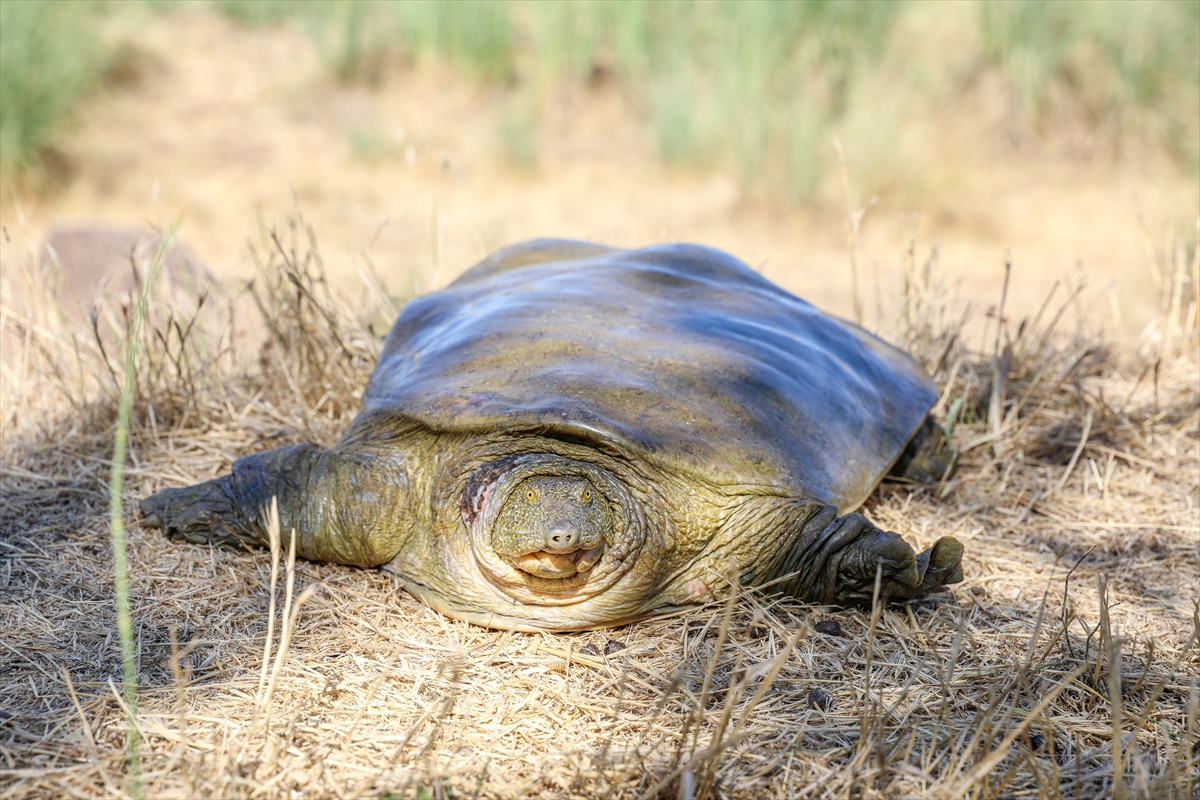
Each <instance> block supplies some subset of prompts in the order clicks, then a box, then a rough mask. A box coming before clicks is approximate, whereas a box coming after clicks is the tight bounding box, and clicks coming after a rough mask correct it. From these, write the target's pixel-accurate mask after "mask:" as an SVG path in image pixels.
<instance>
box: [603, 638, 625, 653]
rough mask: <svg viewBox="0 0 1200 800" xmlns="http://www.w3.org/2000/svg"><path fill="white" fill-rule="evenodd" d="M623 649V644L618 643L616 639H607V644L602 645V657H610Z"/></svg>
mask: <svg viewBox="0 0 1200 800" xmlns="http://www.w3.org/2000/svg"><path fill="white" fill-rule="evenodd" d="M624 649H625V643H624V642H618V641H617V640H616V639H609V640H608V644H606V645H604V655H606V656H611V655H612V654H613V653H616V652H619V651H621V650H624Z"/></svg>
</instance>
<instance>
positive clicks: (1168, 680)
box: [0, 224, 1200, 798]
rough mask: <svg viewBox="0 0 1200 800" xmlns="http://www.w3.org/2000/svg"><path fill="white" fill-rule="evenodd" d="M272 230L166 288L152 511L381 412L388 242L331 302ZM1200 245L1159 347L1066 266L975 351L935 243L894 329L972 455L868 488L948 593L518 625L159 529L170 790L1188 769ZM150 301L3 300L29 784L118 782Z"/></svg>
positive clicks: (606, 788) (608, 793) (21, 793)
mask: <svg viewBox="0 0 1200 800" xmlns="http://www.w3.org/2000/svg"><path fill="white" fill-rule="evenodd" d="M264 242H265V245H264V246H263V247H262V248H260V249H261V258H260V262H261V264H262V276H261V277H260V279H259V280H258V281H257V282H256V285H255V288H254V290H253V292H250V293H245V292H242V293H228V292H223V291H222V290H220V289H219V288H217V287H214V288H213V289H212V290H211V292H210V294H209V295H208V298H207V300H206V302H205V304H204V309H202V310H200V311H199V312H198V311H197V309H196V308H195V305H196V303H195V302H194V301H193V302H192V303H191V304H190V306H189V305H188V304H186V303H181V302H179V301H178V300H177V299H172V297H173V296H172V295H171V294H170V293H169V291H168V289H167V288H163V289H162V290H161V291H160V295H159V302H158V303H156V304H153V305H152V308H151V315H150V318H149V319H148V322H147V334H146V335H147V337H148V338H147V340H146V343H145V346H143V348H142V356H141V357H140V361H139V372H138V374H139V377H140V381H139V384H138V390H137V393H136V396H135V403H134V414H133V419H132V421H131V431H130V464H129V466H128V469H127V473H126V476H127V477H126V497H125V501H126V507H127V508H135V507H136V502H135V501H136V500H137V499H139V498H141V497H144V496H145V495H147V494H149V493H150V492H153V491H155V490H157V489H159V488H161V487H163V486H166V485H180V484H186V483H192V482H196V481H201V480H205V479H208V478H211V477H213V476H215V475H217V474H219V473H221V472H223V471H225V470H227V469H228V468H229V466H230V463H231V462H232V460H233V459H235V458H237V457H239V456H241V455H244V454H246V453H250V452H254V451H257V450H260V449H263V448H267V447H276V446H281V445H284V444H287V443H290V442H297V441H304V440H307V441H314V442H316V443H319V444H329V443H331V442H333V441H334V440H335V439H336V438H337V436H338V434H339V433H340V431H341V430H342V429H343V428H344V427H345V425H346V424H347V422H348V421H349V419H350V418H351V416H352V415H353V413H354V409H355V406H356V398H357V396H358V393H359V392H360V391H361V388H362V386H363V384H364V383H365V380H366V377H367V374H368V372H369V370H370V367H371V364H372V361H373V356H374V355H375V353H377V351H378V348H379V345H380V341H381V338H380V335H379V334H381V333H382V332H383V331H384V330H385V329H386V322H387V321H388V319H390V315H392V314H394V309H391V308H390V304H389V303H388V302H387V300H386V297H385V296H384V295H382V294H381V293H380V292H379V291H378V289H377V282H375V281H373V280H372V279H370V270H369V269H364V275H365V276H366V278H367V279H366V280H365V281H364V286H365V287H366V288H365V289H364V295H363V297H364V301H363V302H362V303H360V304H359V305H358V307H357V310H355V311H353V312H351V311H350V310H348V306H345V305H342V304H339V303H338V302H337V301H336V300H335V299H334V298H333V297H331V296H330V295H329V293H328V292H327V291H326V289H325V286H324V283H323V282H322V280H321V277H320V275H321V271H320V259H319V256H318V255H317V254H316V250H315V246H314V245H312V242H311V239H310V238H309V235H308V231H307V230H306V229H305V228H304V226H303V224H295V225H292V226H291V227H290V228H289V229H285V231H284V235H283V236H282V237H279V238H273V237H272V235H270V234H267V235H266V236H264ZM1195 259H1196V255H1195V246H1194V244H1189V245H1188V246H1186V247H1182V248H1180V250H1179V251H1178V253H1176V254H1167V255H1166V257H1165V261H1164V264H1166V265H1167V266H1168V267H1170V268H1169V269H1163V270H1162V274H1163V275H1164V276H1166V278H1165V279H1164V297H1165V298H1166V300H1165V303H1166V313H1165V314H1164V315H1163V316H1162V317H1161V318H1160V320H1159V324H1158V326H1157V328H1156V329H1155V330H1154V331H1151V332H1150V333H1149V334H1148V335H1147V337H1144V339H1143V340H1142V341H1140V342H1138V343H1136V344H1123V345H1116V344H1105V343H1104V341H1103V340H1102V338H1101V337H1100V336H1099V335H1096V334H1087V333H1085V332H1084V331H1082V330H1081V329H1078V328H1077V330H1076V331H1075V332H1074V333H1072V332H1071V331H1069V330H1067V328H1068V327H1070V325H1073V324H1074V315H1073V313H1072V304H1073V302H1074V293H1073V292H1072V291H1063V292H1060V293H1059V296H1058V298H1057V299H1056V298H1051V299H1050V301H1048V303H1047V306H1046V309H1045V312H1044V314H1043V315H1042V316H1041V318H1040V319H1037V320H1030V321H1029V322H1028V324H1024V325H1022V326H1015V325H1008V324H1004V325H1001V326H1000V334H999V335H998V334H997V332H996V327H997V326H996V323H995V321H994V320H993V322H992V324H991V332H990V333H989V334H988V335H986V336H985V337H984V338H983V342H984V344H983V345H982V346H979V347H974V346H969V344H968V343H967V342H966V341H964V340H963V338H962V337H961V336H960V335H959V332H960V331H961V323H960V321H961V319H963V310H962V309H955V308H952V307H950V306H948V305H947V304H945V303H944V302H943V301H942V300H940V299H939V298H940V296H941V295H940V294H939V292H938V291H937V289H936V284H937V276H936V270H933V269H925V268H923V267H921V266H920V265H919V264H918V263H917V260H916V258H915V254H914V256H913V258H911V259H910V263H909V264H908V265H907V266H906V267H905V269H906V270H907V273H908V280H907V282H906V285H907V288H908V292H907V297H906V302H905V304H904V308H903V313H902V316H901V325H900V328H899V330H898V332H897V333H896V336H895V338H896V339H898V340H900V341H903V342H905V343H906V344H907V345H908V346H909V347H910V349H912V351H913V352H914V353H916V354H917V355H918V357H919V358H921V359H922V360H923V361H924V362H925V363H926V364H927V366H928V367H929V368H930V370H931V372H933V373H935V375H936V377H937V379H938V380H939V382H940V383H941V384H942V385H943V386H944V389H945V390H944V396H943V398H942V401H941V402H940V404H939V409H938V410H939V412H940V413H946V414H948V415H949V416H950V417H952V418H953V420H954V423H955V424H954V432H953V438H954V440H955V443H956V444H957V446H958V447H959V448H961V450H962V456H961V458H960V463H959V466H958V470H957V473H956V474H955V476H954V477H953V478H952V479H951V480H949V481H948V482H946V483H945V484H944V485H943V486H940V487H936V488H927V487H910V486H900V485H886V486H884V487H882V488H881V489H880V490H879V491H878V492H876V494H875V495H874V496H873V497H872V498H871V499H870V501H869V502H868V504H867V506H866V513H868V514H869V515H870V516H871V517H872V518H873V519H874V520H876V521H877V522H878V523H879V524H881V525H883V526H885V527H891V528H894V529H896V530H898V531H901V532H903V533H904V534H905V535H907V536H909V537H910V538H911V539H913V540H915V541H916V542H918V543H919V544H920V545H922V546H926V545H928V544H929V543H930V542H931V541H932V540H933V539H934V538H936V537H937V536H940V535H943V534H953V535H955V536H957V537H958V538H959V539H961V540H962V541H963V542H964V543H965V544H966V546H967V554H968V555H967V560H966V564H965V571H966V581H965V583H963V584H960V585H958V586H956V587H953V589H952V590H951V591H949V592H947V593H946V594H944V595H940V596H938V597H937V598H935V600H932V601H927V602H920V603H914V604H912V605H909V606H906V607H899V608H889V609H886V610H882V611H877V612H876V613H874V614H864V613H861V612H857V611H844V610H837V609H827V608H816V607H808V606H804V605H800V604H797V603H795V602H792V601H786V600H779V599H777V598H764V597H759V596H754V595H750V594H747V595H745V596H743V597H741V598H739V599H738V602H737V603H736V604H731V605H728V606H717V607H708V608H698V609H695V610H693V611H690V612H688V613H686V614H683V615H680V616H677V617H674V618H670V619H661V620H656V621H651V622H645V623H640V624H637V625H635V626H631V627H627V628H621V629H617V630H610V631H605V632H598V633H584V634H574V635H524V634H506V633H496V632H491V631H485V630H481V629H478V628H474V627H471V626H469V625H466V624H463V623H458V622H454V621H451V620H448V619H445V618H443V617H441V616H439V615H437V614H435V613H433V612H430V611H428V610H426V609H425V608H423V607H422V606H421V605H420V604H418V603H417V602H416V601H415V600H413V599H412V598H411V597H409V596H408V595H406V594H405V593H404V592H403V591H402V590H400V589H399V588H398V586H396V584H395V583H394V582H393V580H392V579H391V578H389V577H388V576H386V575H384V574H383V573H381V572H378V571H369V570H359V569H354V568H349V567H339V566H330V565H324V564H321V565H318V564H311V563H306V562H300V563H295V564H294V565H293V564H292V562H291V561H290V559H288V558H287V557H286V555H284V554H281V553H278V552H276V553H275V554H274V557H272V555H271V554H268V553H264V552H255V553H242V552H231V551H227V550H220V549H215V548H205V547H199V546H192V545H180V544H174V543H171V542H169V541H168V540H166V539H165V537H163V536H162V535H161V534H160V533H159V532H158V531H154V530H143V529H141V528H140V527H139V526H137V525H136V524H132V525H131V527H130V529H129V539H130V564H131V570H130V578H131V595H132V606H133V619H134V628H135V633H136V640H137V654H138V674H139V676H140V683H141V692H140V708H139V717H138V724H139V727H140V734H141V738H142V743H143V744H142V760H143V769H144V775H143V780H144V785H145V789H146V793H147V795H148V796H151V797H197V796H214V797H217V796H219V797H274V796H310V797H324V796H334V797H396V798H400V797H418V798H424V797H430V798H433V797H456V798H465V797H500V798H503V797H547V798H558V797H562V798H568V797H612V798H625V797H683V798H701V797H732V798H761V797H802V798H810V797H811V798H893V797H894V798H900V797H942V798H962V797H972V798H991V797H1036V798H1060V797H1061V798H1095V797H1106V796H1116V797H1146V798H1191V797H1194V796H1196V792H1197V788H1198V787H1200V775H1198V767H1200V759H1198V755H1197V742H1198V741H1200V721H1198V719H1197V717H1198V716H1200V678H1198V677H1197V676H1198V675H1200V649H1198V648H1197V631H1198V625H1200V611H1198V603H1200V587H1198V585H1197V584H1198V582H1200V579H1198V577H1197V576H1200V548H1198V545H1197V538H1198V533H1200V524H1198V514H1200V506H1198V498H1197V493H1198V491H1200V457H1198V456H1200V454H1198V448H1200V413H1198V411H1197V404H1198V396H1197V381H1196V377H1197V370H1198V369H1200V362H1198V359H1197V341H1198V340H1197V334H1198V333H1200V328H1198V326H1197V325H1196V322H1195V321H1196V313H1197V306H1200V303H1197V302H1196V298H1195V291H1196V289H1197V287H1198V286H1200V281H1197V280H1196V275H1195V270H1196V266H1195ZM4 266H5V273H6V277H7V278H9V279H11V276H12V275H14V274H15V273H16V271H17V268H18V266H19V265H17V264H15V263H12V262H10V263H6V264H5V265H4ZM289 273H290V275H289ZM23 280H24V281H25V282H26V283H27V289H29V290H30V291H29V294H31V295H34V296H41V295H42V294H44V295H45V296H47V297H49V296H52V293H51V292H50V291H48V289H47V291H41V288H39V282H41V281H42V279H41V278H40V277H39V276H38V274H37V273H35V272H33V271H31V270H26V271H25V278H23ZM42 288H46V287H42ZM6 296H11V294H8V295H6ZM1172 297H1174V298H1176V300H1172ZM256 307H257V308H258V309H261V312H262V313H261V316H262V317H263V319H264V320H265V321H266V325H263V324H261V323H260V322H253V323H252V322H250V321H248V319H249V315H248V313H247V312H248V311H253V310H254V309H255V308H256ZM1060 307H1061V308H1063V309H1064V310H1063V312H1062V313H1060V312H1059V309H1060ZM1002 315H1003V308H1001V309H1000V311H999V315H998V316H1000V317H1001V318H1002ZM128 317H129V313H128V301H126V302H125V305H124V306H122V305H121V303H120V301H117V302H116V303H114V304H112V305H111V306H109V307H107V308H104V309H101V310H100V313H99V315H98V317H97V324H96V326H95V330H94V331H74V330H72V329H71V328H70V326H69V324H68V323H67V322H65V321H64V320H63V319H62V318H61V317H60V316H59V315H57V314H55V312H54V308H53V306H52V305H51V304H50V303H48V302H46V303H36V302H35V303H30V304H29V307H28V308H26V309H13V308H8V307H5V308H3V309H0V327H2V330H3V334H2V335H3V337H4V338H5V341H4V342H2V343H0V344H2V345H3V346H2V347H0V351H2V353H3V359H4V360H3V362H2V369H3V374H2V379H3V383H2V384H0V390H2V392H3V408H2V409H0V411H2V418H0V425H2V426H3V427H2V429H0V430H2V433H3V456H2V458H3V461H2V464H0V480H2V481H3V483H2V486H3V493H2V495H0V630H2V631H3V636H2V637H0V645H2V646H0V797H3V798H12V797H63V796H84V797H109V796H118V797H119V796H125V795H126V793H127V791H128V786H127V782H126V776H125V774H124V765H125V758H124V753H123V744H124V728H123V726H124V719H123V712H122V710H121V705H120V703H121V700H120V697H119V690H118V689H117V686H118V684H119V681H120V673H121V660H120V648H119V645H118V642H117V637H116V632H115V631H116V626H115V612H114V608H113V589H112V553H111V550H110V547H109V544H108V541H109V539H108V530H107V519H106V513H105V512H106V509H107V507H108V498H107V496H106V486H107V480H108V474H109V462H110V460H111V454H112V431H113V425H114V419H115V410H116V392H115V385H114V381H113V380H111V379H110V375H111V374H112V372H111V371H110V366H109V365H112V364H119V363H121V356H122V355H123V352H122V347H123V338H122V337H123V335H124V333H125V331H126V330H127V329H126V328H125V327H124V325H125V323H124V322H123V320H128ZM106 322H107V323H108V324H107V325H106ZM263 341H265V342H266V343H267V344H266V345H265V347H263V348H261V352H262V354H263V355H262V356H261V358H257V359H256V358H247V355H248V354H257V353H259V352H260V346H259V345H260V343H261V342H263ZM997 375H999V376H1000V380H993V377H994V376H997ZM1001 409H1002V410H1001ZM835 623H836V624H835Z"/></svg>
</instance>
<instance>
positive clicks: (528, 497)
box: [525, 489, 537, 503]
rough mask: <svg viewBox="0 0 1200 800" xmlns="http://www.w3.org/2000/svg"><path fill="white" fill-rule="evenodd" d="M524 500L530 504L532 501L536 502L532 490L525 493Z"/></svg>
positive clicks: (535, 496)
mask: <svg viewBox="0 0 1200 800" xmlns="http://www.w3.org/2000/svg"><path fill="white" fill-rule="evenodd" d="M525 499H526V500H528V501H529V502H531V503H532V502H533V501H535V500H537V492H535V491H534V490H533V489H530V490H528V491H526V492H525Z"/></svg>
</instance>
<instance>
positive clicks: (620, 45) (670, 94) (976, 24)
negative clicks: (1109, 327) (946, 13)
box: [0, 0, 1200, 202]
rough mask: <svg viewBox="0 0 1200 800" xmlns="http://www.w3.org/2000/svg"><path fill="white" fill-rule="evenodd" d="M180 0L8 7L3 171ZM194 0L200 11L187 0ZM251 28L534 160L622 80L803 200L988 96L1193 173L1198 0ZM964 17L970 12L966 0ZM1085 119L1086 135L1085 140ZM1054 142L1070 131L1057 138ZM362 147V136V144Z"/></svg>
mask: <svg viewBox="0 0 1200 800" xmlns="http://www.w3.org/2000/svg"><path fill="white" fill-rule="evenodd" d="M181 5H184V4H182V3H176V2H170V1H169V0H168V1H166V2H163V1H161V0H160V1H159V2H151V1H150V0H146V1H145V2H140V3H129V2H69V1H68V2H50V1H49V0H23V2H3V3H0V171H3V173H4V177H3V180H4V182H5V183H6V184H8V185H13V184H16V183H28V182H30V181H34V182H36V181H37V179H38V177H39V176H43V175H45V174H47V173H53V171H54V169H55V163H56V152H57V149H56V148H57V143H58V142H59V141H60V140H61V137H63V136H64V135H66V134H67V133H69V131H70V130H71V126H72V125H78V124H79V119H78V117H77V115H73V112H75V111H76V110H77V109H78V107H79V105H80V102H81V100H83V99H84V98H85V97H86V96H87V94H88V92H89V91H92V90H96V89H99V88H102V87H103V86H104V85H105V83H106V82H109V83H111V82H112V81H119V80H120V78H121V73H122V71H121V64H122V51H121V47H120V46H118V45H114V44H112V43H110V42H108V41H106V40H105V39H104V37H102V36H101V35H100V33H99V32H98V31H99V30H100V29H101V26H100V25H98V22H100V21H101V18H103V17H105V16H110V17H111V16H113V15H121V14H129V13H134V11H135V10H136V13H143V14H144V13H151V14H160V13H170V12H171V11H172V10H173V8H177V7H179V6H181ZM187 5H190V6H193V7H194V5H195V4H194V3H189V4H187ZM210 7H211V8H213V9H215V10H217V11H218V12H219V13H221V14H223V15H225V16H227V17H228V18H231V19H233V20H236V22H237V23H238V24H240V25H244V26H249V27H261V26H290V27H293V28H295V29H298V30H301V31H303V32H304V33H305V34H306V35H309V36H311V37H312V39H313V40H314V42H315V43H316V45H317V47H318V50H319V52H320V54H321V59H322V63H323V64H324V69H325V71H326V72H327V75H328V77H329V79H330V80H333V81H337V82H341V83H346V84H376V83H378V82H380V81H381V80H383V79H385V78H386V76H387V75H388V74H389V73H390V72H393V71H396V70H403V69H404V68H405V67H406V65H411V64H412V63H414V62H415V61H417V60H421V59H435V60H441V61H444V62H447V63H449V64H451V65H452V66H453V67H454V68H455V69H456V70H458V71H460V72H461V73H462V74H464V76H466V77H468V78H469V79H471V80H476V81H479V82H481V83H483V84H485V85H488V86H491V87H494V88H495V89H496V90H497V91H498V92H500V93H502V94H503V97H504V103H505V107H504V113H503V114H502V116H501V119H500V121H499V123H498V126H497V131H496V134H497V141H498V144H499V146H500V147H501V149H502V151H503V152H504V153H505V154H506V156H507V157H508V159H509V160H510V162H511V163H512V164H513V165H515V166H517V167H521V168H532V167H534V166H536V164H537V160H538V145H537V142H538V136H539V126H540V125H541V124H542V120H543V118H544V113H543V112H544V107H545V105H546V103H547V102H548V98H549V97H551V96H552V94H553V92H554V91H555V90H556V89H557V88H559V87H561V86H563V85H564V84H574V85H579V86H594V85H597V84H601V83H609V84H612V85H615V86H616V87H618V88H619V90H620V91H621V92H622V93H623V94H625V95H626V96H627V97H628V98H629V99H630V100H631V102H632V103H633V104H634V106H635V107H636V108H637V109H638V111H639V113H640V114H641V115H642V116H643V118H644V119H645V121H646V123H647V124H648V125H649V126H650V127H651V128H652V130H653V135H654V140H655V142H656V144H657V148H658V152H659V154H660V155H661V157H662V159H664V160H665V161H666V162H667V163H670V164H677V165H681V166H684V167H699V168H708V167H716V168H722V169H732V170H735V171H736V174H737V175H738V176H739V177H740V179H741V181H742V182H743V184H744V185H745V186H747V187H752V188H754V189H756V190H761V191H764V192H766V193H768V194H770V195H772V196H776V197H781V198H785V199H787V200H790V201H795V202H804V201H805V200H808V199H809V198H811V196H812V195H813V193H814V191H815V190H816V188H817V187H818V186H819V184H820V183H821V181H822V180H824V179H826V178H827V176H826V175H825V174H824V172H825V171H827V170H828V169H829V168H830V167H829V161H828V159H822V158H818V157H816V155H815V154H816V151H817V150H818V149H819V148H822V147H827V146H828V142H829V141H830V140H831V138H832V137H834V136H837V137H839V141H844V142H845V147H844V152H845V153H846V154H847V157H848V158H851V159H852V160H854V162H855V163H854V164H852V165H851V166H852V167H853V168H854V170H855V174H856V175H870V176H872V181H873V182H874V185H868V186H865V187H864V188H865V189H866V190H867V191H873V190H876V189H878V188H880V186H884V185H886V184H887V183H888V182H889V181H890V182H892V183H896V182H901V181H903V180H905V179H906V177H907V176H906V174H905V164H906V163H907V162H909V161H910V159H909V158H908V156H909V155H911V154H910V153H909V152H908V151H906V149H905V142H904V140H903V136H902V133H903V131H904V130H906V129H907V127H908V126H909V125H910V123H911V122H912V121H913V120H919V119H921V118H923V117H930V116H932V115H933V114H934V113H935V112H937V111H938V110H939V109H944V108H946V107H947V105H949V104H969V103H971V102H972V101H973V98H975V97H977V96H978V95H980V94H982V93H988V94H989V96H994V95H996V94H997V93H999V94H1000V95H1001V96H1002V97H1003V99H1004V102H1005V103H1006V104H1007V106H1006V107H1007V111H1006V117H1005V119H1006V122H1005V124H1004V126H1003V130H1002V131H1001V132H1000V135H1002V136H1007V137H1009V138H1010V139H1011V140H1012V142H1014V143H1016V144H1018V145H1020V144H1022V143H1035V144H1037V145H1048V146H1058V145H1061V146H1064V147H1066V146H1073V145H1071V144H1070V143H1072V142H1074V143H1078V141H1080V140H1086V141H1087V142H1088V145H1087V150H1088V152H1086V153H1084V155H1085V156H1086V157H1096V158H1107V159H1110V160H1111V159H1120V158H1121V157H1123V156H1124V155H1126V154H1127V153H1129V152H1130V151H1134V152H1144V151H1146V150H1152V151H1154V152H1156V153H1165V154H1166V156H1167V157H1168V158H1170V159H1172V160H1173V161H1174V162H1175V163H1176V164H1177V165H1178V167H1179V168H1180V169H1182V170H1185V171H1186V172H1187V174H1188V175H1189V176H1190V175H1193V174H1195V175H1198V176H1200V107H1198V100H1197V97H1198V94H1200V90H1198V87H1200V35H1198V32H1200V2H1192V1H1190V0H1179V1H1175V2H1172V1H1169V0H1164V1H1162V2H1152V1H1150V0H1138V1H1137V2H1093V3H1082V2H1078V3H1074V2H1037V1H1036V0H1005V1H1004V2H998V1H995V0H984V1H983V2H978V3H976V4H975V6H974V8H973V13H972V14H970V15H968V16H965V17H962V18H963V19H966V20H969V22H968V23H967V24H963V23H961V22H960V23H958V24H957V27H955V28H952V29H949V30H947V31H946V32H945V34H944V36H941V37H939V38H938V40H937V41H925V40H922V39H921V38H920V37H916V36H914V35H913V34H912V30H913V28H912V26H911V25H909V24H908V23H909V22H910V21H911V20H912V19H913V18H915V17H917V16H919V15H922V14H926V15H928V14H930V13H936V11H937V9H936V8H934V9H932V10H931V8H930V3H927V2H925V3H923V2H918V0H906V1H902V2H860V1H859V0H809V1H808V2H778V1H777V0H738V1H737V2H730V1H728V0H713V1H712V2H697V1H696V0H670V1H668V2H655V3H635V2H620V3H617V2H545V3H541V2H531V1H529V0H505V1H503V2H494V1H492V0H482V1H480V0H460V1H458V2H441V3H432V2H429V3H426V2H387V1H386V0H378V1H375V2H368V1H367V0H338V1H337V2H327V1H323V0H303V1H302V0H254V1H253V2H246V1H244V0H211V3H210ZM960 16H962V15H960ZM1081 135H1082V139H1081ZM1064 143H1065V144H1064ZM369 144H370V143H366V144H365V145H364V146H368V145H369Z"/></svg>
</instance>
